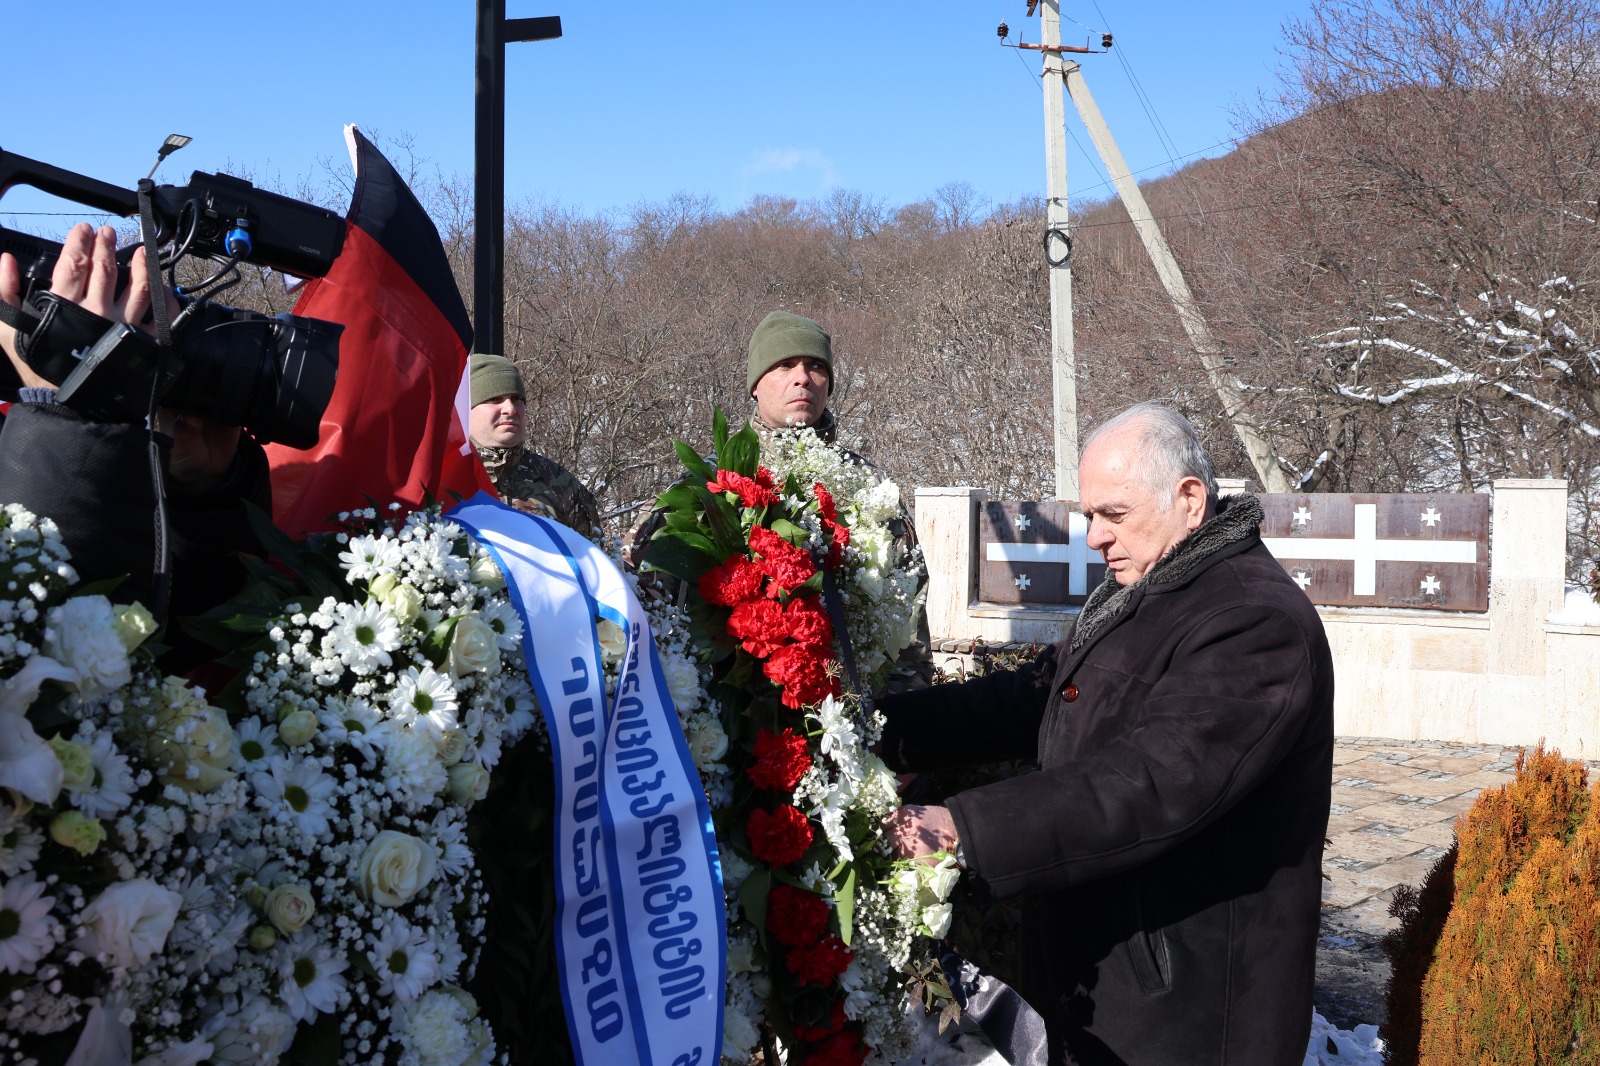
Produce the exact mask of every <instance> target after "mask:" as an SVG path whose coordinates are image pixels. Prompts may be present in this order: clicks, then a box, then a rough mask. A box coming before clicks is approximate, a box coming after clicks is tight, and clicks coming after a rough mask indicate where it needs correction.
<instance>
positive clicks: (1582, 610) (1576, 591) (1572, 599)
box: [1550, 585, 1600, 626]
mask: <svg viewBox="0 0 1600 1066" xmlns="http://www.w3.org/2000/svg"><path fill="white" fill-rule="evenodd" d="M1550 621H1552V622H1554V623H1556V624H1557V625H1563V626H1600V603H1596V602H1595V599H1594V596H1593V595H1592V594H1591V593H1590V592H1589V590H1588V589H1584V588H1578V587H1576V586H1574V585H1568V586H1567V599H1566V602H1565V603H1563V604H1562V605H1561V610H1559V611H1557V612H1556V613H1555V614H1553V615H1551V616H1550Z"/></svg>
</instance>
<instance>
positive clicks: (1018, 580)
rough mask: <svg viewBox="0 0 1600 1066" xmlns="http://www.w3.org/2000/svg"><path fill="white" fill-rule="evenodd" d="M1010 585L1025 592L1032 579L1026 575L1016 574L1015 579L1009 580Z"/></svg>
mask: <svg viewBox="0 0 1600 1066" xmlns="http://www.w3.org/2000/svg"><path fill="white" fill-rule="evenodd" d="M1011 583H1012V584H1013V585H1015V586H1017V588H1019V589H1021V590H1022V591H1024V592H1026V591H1027V590H1028V586H1029V585H1031V584H1033V578H1031V577H1029V576H1028V575H1027V574H1018V575H1017V576H1016V577H1014V578H1012V579H1011Z"/></svg>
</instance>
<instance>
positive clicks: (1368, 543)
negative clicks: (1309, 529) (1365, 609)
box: [1261, 503, 1478, 596]
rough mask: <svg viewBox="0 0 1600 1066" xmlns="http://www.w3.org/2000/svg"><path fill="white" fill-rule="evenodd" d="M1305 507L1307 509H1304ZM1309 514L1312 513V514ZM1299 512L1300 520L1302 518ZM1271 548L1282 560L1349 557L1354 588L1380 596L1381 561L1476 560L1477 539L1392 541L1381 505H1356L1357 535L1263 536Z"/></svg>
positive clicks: (1459, 561) (1357, 593)
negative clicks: (1383, 534) (1382, 530)
mask: <svg viewBox="0 0 1600 1066" xmlns="http://www.w3.org/2000/svg"><path fill="white" fill-rule="evenodd" d="M1302 510H1304V508H1302ZM1308 517H1309V516H1308ZM1298 518H1299V516H1298V514H1297V515H1296V520H1297V521H1298ZM1261 540H1262V543H1264V544H1265V545H1266V546H1267V550H1268V551H1270V552H1271V553H1272V554H1273V555H1275V556H1277V557H1278V558H1280V559H1290V560H1295V559H1311V560H1345V561H1349V562H1352V563H1354V564H1355V581H1354V589H1353V590H1352V591H1353V592H1354V594H1355V595H1357V596H1376V595H1377V584H1378V563H1379V562H1397V563H1476V562H1477V561H1478V542H1477V541H1475V540H1392V539H1379V537H1378V507H1377V505H1376V504H1371V503H1358V504H1356V505H1355V535H1354V536H1351V537H1262V538H1261Z"/></svg>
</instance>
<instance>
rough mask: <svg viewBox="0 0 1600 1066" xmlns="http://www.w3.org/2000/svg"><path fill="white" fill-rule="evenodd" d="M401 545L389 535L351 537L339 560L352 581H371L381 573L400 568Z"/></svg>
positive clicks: (392, 571) (391, 571)
mask: <svg viewBox="0 0 1600 1066" xmlns="http://www.w3.org/2000/svg"><path fill="white" fill-rule="evenodd" d="M401 559H402V556H401V553H400V545H399V544H397V543H395V542H394V541H393V540H391V539H389V538H388V537H371V536H360V537H351V538H350V544H349V547H348V549H347V550H346V551H342V552H340V553H339V562H340V563H342V564H343V565H344V569H345V573H346V574H347V575H348V576H349V579H350V580H351V581H370V580H372V579H373V578H375V577H377V576H378V575H379V574H392V573H394V572H395V571H396V570H398V569H399V568H400V563H401Z"/></svg>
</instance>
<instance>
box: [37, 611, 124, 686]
mask: <svg viewBox="0 0 1600 1066" xmlns="http://www.w3.org/2000/svg"><path fill="white" fill-rule="evenodd" d="M44 653H45V654H46V655H48V656H49V657H50V658H52V659H54V660H56V661H57V662H59V663H61V664H62V665H63V666H65V667H66V668H67V669H69V670H71V671H72V672H73V673H74V674H76V675H77V679H76V681H75V682H73V683H72V684H73V687H74V688H76V689H77V690H78V692H79V693H80V694H81V695H82V696H83V698H84V699H93V698H94V697H96V696H99V695H102V694H104V693H107V692H110V691H111V690H112V689H116V688H121V687H122V686H123V685H126V684H127V683H128V682H129V681H130V680H132V678H133V672H132V670H131V669H130V668H129V666H128V649H127V648H125V647H123V644H122V638H121V637H120V636H118V635H117V616H116V613H115V612H114V611H112V609H111V601H110V600H108V599H106V598H105V597H104V596H78V597H75V598H73V599H70V600H68V601H67V602H66V603H63V604H62V605H61V606H59V607H53V608H51V610H50V621H49V625H48V628H47V629H46V636H45V641H44Z"/></svg>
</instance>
